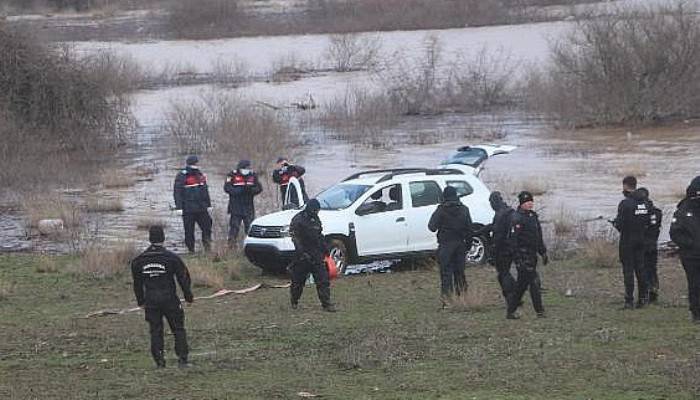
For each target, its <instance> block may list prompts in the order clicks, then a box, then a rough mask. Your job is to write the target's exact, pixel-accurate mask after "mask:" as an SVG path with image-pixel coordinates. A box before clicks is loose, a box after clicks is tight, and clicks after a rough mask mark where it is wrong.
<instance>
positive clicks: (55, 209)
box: [22, 195, 82, 228]
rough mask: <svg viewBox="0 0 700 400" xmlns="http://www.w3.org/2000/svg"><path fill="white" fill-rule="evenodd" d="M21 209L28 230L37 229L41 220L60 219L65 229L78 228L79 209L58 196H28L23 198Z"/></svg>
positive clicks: (79, 221) (79, 219) (80, 212)
mask: <svg viewBox="0 0 700 400" xmlns="http://www.w3.org/2000/svg"><path fill="white" fill-rule="evenodd" d="M22 204H23V208H24V213H25V218H26V220H27V225H28V227H29V228H37V227H38V225H39V221H41V220H43V219H60V220H62V221H63V225H64V226H65V227H76V226H80V223H81V220H82V211H81V210H80V207H79V206H78V205H77V204H75V203H73V202H70V201H68V200H66V199H64V198H63V197H60V196H55V195H54V196H30V197H26V198H24V200H23V202H22Z"/></svg>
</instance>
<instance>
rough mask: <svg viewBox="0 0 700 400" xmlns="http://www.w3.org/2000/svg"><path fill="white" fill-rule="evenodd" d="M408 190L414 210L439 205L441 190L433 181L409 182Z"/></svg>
mask: <svg viewBox="0 0 700 400" xmlns="http://www.w3.org/2000/svg"><path fill="white" fill-rule="evenodd" d="M409 188H410V189H411V204H412V205H413V207H414V208H416V207H425V206H430V205H434V204H440V201H441V200H442V190H441V189H440V186H439V185H438V184H437V183H436V182H435V181H419V182H411V183H410V184H409Z"/></svg>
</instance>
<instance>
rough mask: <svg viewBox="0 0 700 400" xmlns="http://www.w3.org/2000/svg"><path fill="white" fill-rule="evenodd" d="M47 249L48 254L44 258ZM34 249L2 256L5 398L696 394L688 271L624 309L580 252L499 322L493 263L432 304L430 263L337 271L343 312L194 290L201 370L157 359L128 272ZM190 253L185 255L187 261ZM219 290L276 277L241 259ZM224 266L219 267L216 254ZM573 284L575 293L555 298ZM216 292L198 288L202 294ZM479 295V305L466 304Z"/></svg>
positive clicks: (193, 331) (673, 264)
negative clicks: (160, 366)
mask: <svg viewBox="0 0 700 400" xmlns="http://www.w3.org/2000/svg"><path fill="white" fill-rule="evenodd" d="M44 257H45V256H44ZM44 257H40V256H17V255H12V256H0V282H2V284H3V285H5V287H8V288H9V287H11V288H12V290H8V291H7V293H6V294H5V296H4V297H3V299H2V300H1V301H0V315H2V318H1V319H0V329H1V330H2V337H3V339H2V341H0V398H8V399H29V398H32V399H33V398H40V399H144V398H162V399H297V398H301V397H299V396H298V393H299V392H310V393H314V394H317V395H320V396H322V397H321V398H332V399H427V398H430V399H582V400H583V399H630V400H633V399H634V400H637V399H650V400H651V399H693V398H697V396H698V395H700V376H698V374H697V371H698V368H699V367H700V356H699V354H698V352H697V351H696V350H695V349H696V347H697V343H698V340H700V328H699V327H698V326H697V325H693V324H691V323H690V322H689V321H688V315H687V314H688V312H687V307H686V300H685V298H683V296H684V294H685V277H684V275H683V271H682V269H681V268H680V267H679V266H678V265H677V261H676V260H669V261H668V262H666V263H664V264H663V265H662V266H661V267H660V280H661V293H662V297H661V304H659V305H657V306H652V307H650V308H648V309H643V310H635V311H627V312H625V311H621V310H620V306H621V305H622V283H621V279H622V276H621V275H622V274H621V271H620V269H619V268H608V269H600V268H593V267H590V266H587V265H585V264H584V263H582V262H581V261H577V262H564V263H553V264H551V265H549V266H547V267H544V268H543V269H542V271H541V272H542V280H543V285H544V287H545V288H546V291H545V295H544V301H545V307H546V308H547V313H548V315H549V318H547V319H537V318H535V315H534V312H533V311H532V307H531V304H530V302H529V299H527V298H526V299H525V306H524V308H523V309H522V319H520V320H518V321H509V320H506V319H505V318H504V317H505V310H504V307H503V301H502V299H501V298H500V292H499V288H498V284H497V282H496V274H495V271H494V270H493V269H492V268H491V267H479V268H470V269H468V270H467V277H468V280H469V282H470V286H471V288H472V289H473V290H476V288H479V289H478V294H479V296H481V299H480V300H479V301H477V302H475V303H472V302H467V303H465V304H464V305H461V306H460V307H455V308H453V309H451V310H446V311H440V302H439V291H438V276H437V271H425V270H418V271H406V272H399V273H389V274H372V275H364V276H353V277H344V278H342V279H340V280H337V281H335V282H334V284H333V289H332V293H333V297H334V300H335V301H336V302H337V303H338V308H339V310H340V311H339V312H338V313H336V314H328V313H324V312H323V311H321V309H320V306H319V305H318V301H317V299H316V293H315V290H314V288H313V287H307V288H306V290H305V292H304V296H303V297H302V304H301V305H302V307H301V309H300V310H297V311H292V310H291V309H290V308H289V306H288V304H289V298H288V291H287V290H286V289H262V290H258V291H256V292H253V293H250V294H247V295H230V296H227V297H223V298H219V299H216V300H201V301H199V302H196V303H195V304H194V305H193V306H191V307H189V308H187V309H186V327H187V329H188V336H189V341H190V347H191V359H192V362H193V363H194V364H195V368H193V369H190V370H186V371H181V370H178V369H177V368H176V367H175V366H174V364H175V362H174V361H175V360H174V354H173V352H172V346H173V342H172V337H169V336H168V337H166V349H167V351H168V354H167V359H168V363H169V366H168V368H167V369H166V370H165V371H162V370H155V369H154V368H153V364H152V361H151V359H150V354H149V351H148V346H149V345H148V327H147V324H146V322H145V321H144V320H143V315H142V314H140V313H134V314H126V315H120V316H105V317H96V318H90V319H85V318H84V316H85V315H86V314H87V313H89V312H92V311H96V310H99V309H106V308H125V307H130V306H133V304H134V300H133V292H132V288H131V283H130V280H129V274H128V273H125V274H116V275H115V276H114V277H113V278H111V279H105V280H95V279H91V278H90V277H87V276H86V277H83V276H81V275H79V274H75V273H74V272H71V271H70V270H69V269H67V268H64V267H63V266H64V265H69V264H72V263H73V262H74V260H73V259H71V258H67V257H57V258H56V262H55V264H56V265H57V267H55V268H51V271H52V272H51V273H46V272H41V271H42V270H43V268H38V264H39V263H44V264H45V263H46V262H47V260H46V259H45V258H44ZM187 261H189V262H194V260H192V259H187ZM227 262H233V263H236V265H237V268H239V271H240V272H239V273H238V274H237V275H236V276H235V280H232V278H231V277H230V276H229V275H227V274H224V278H223V279H224V283H225V286H226V287H227V288H242V287H247V286H249V285H252V284H254V283H259V282H265V283H268V284H280V283H284V282H285V281H284V280H283V279H281V278H274V277H268V276H261V275H260V274H259V272H258V271H257V270H256V269H255V268H254V267H251V266H250V265H247V264H245V263H244V262H242V261H241V260H239V259H236V260H233V261H226V260H224V261H221V263H223V264H226V263H227ZM217 268H221V269H222V270H225V268H226V266H225V265H223V266H217ZM567 290H570V292H571V293H572V294H573V296H572V297H567V296H565V293H566V292H567ZM211 292H212V289H209V288H206V287H198V288H195V294H196V295H205V294H210V293H211ZM471 304H475V305H471Z"/></svg>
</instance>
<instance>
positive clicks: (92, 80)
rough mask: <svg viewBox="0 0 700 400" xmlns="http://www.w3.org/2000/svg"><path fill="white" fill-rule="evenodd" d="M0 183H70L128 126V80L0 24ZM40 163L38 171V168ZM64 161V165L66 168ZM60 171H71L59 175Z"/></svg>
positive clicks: (124, 135) (123, 136)
mask: <svg viewBox="0 0 700 400" xmlns="http://www.w3.org/2000/svg"><path fill="white" fill-rule="evenodd" d="M0 53H1V54H3V57H0V110H1V111H0V133H2V138H3V140H2V143H0V156H1V157H0V171H1V172H0V179H1V181H0V184H2V185H3V186H4V187H13V188H20V189H26V188H27V187H30V185H31V184H32V183H43V184H46V183H49V184H54V185H55V184H57V183H58V182H60V181H62V180H65V181H67V180H70V181H71V184H76V183H77V182H75V180H76V175H78V177H80V178H82V177H83V176H88V175H90V170H86V171H85V173H84V174H75V171H74V170H72V168H70V167H73V168H75V167H76V166H78V165H89V162H88V161H86V160H89V159H94V158H95V156H96V155H99V152H100V151H102V150H105V149H111V148H113V146H116V145H117V144H119V143H121V142H123V141H124V140H125V139H126V138H127V135H128V133H129V132H130V130H131V129H132V128H133V125H132V122H133V120H132V119H131V115H130V113H129V110H128V98H127V96H126V93H125V90H127V89H126V87H127V86H128V84H125V83H124V81H122V80H121V79H117V78H112V79H106V78H105V77H106V76H108V75H109V73H107V72H105V70H104V69H103V68H102V67H104V66H105V64H104V63H102V64H100V63H97V62H96V61H95V59H92V58H88V59H78V58H77V57H76V56H75V55H74V54H73V53H72V52H71V50H70V49H68V48H59V49H49V48H47V47H44V46H43V45H41V44H39V43H38V42H36V41H35V40H33V39H31V38H28V37H26V36H24V35H22V34H19V33H16V32H12V31H9V30H7V29H4V28H2V27H1V26H0ZM37 166H39V168H37ZM67 166H70V167H67ZM63 171H71V173H70V174H69V173H66V172H63Z"/></svg>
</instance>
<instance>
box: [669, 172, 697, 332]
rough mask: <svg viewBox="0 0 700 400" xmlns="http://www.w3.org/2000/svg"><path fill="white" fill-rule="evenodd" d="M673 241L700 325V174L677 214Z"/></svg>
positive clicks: (694, 319) (691, 307)
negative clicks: (678, 252) (676, 247)
mask: <svg viewBox="0 0 700 400" xmlns="http://www.w3.org/2000/svg"><path fill="white" fill-rule="evenodd" d="M671 240H673V242H674V243H675V244H677V245H678V247H679V248H680V255H681V263H682V264H683V269H684V270H685V276H686V278H687V279H688V306H689V308H690V313H691V315H692V317H693V322H695V323H699V324H700V176H696V177H695V178H694V179H693V180H692V181H691V182H690V185H688V188H687V189H686V196H685V199H683V200H681V202H680V203H679V204H678V208H677V209H676V212H675V213H674V214H673V221H672V222H671Z"/></svg>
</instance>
